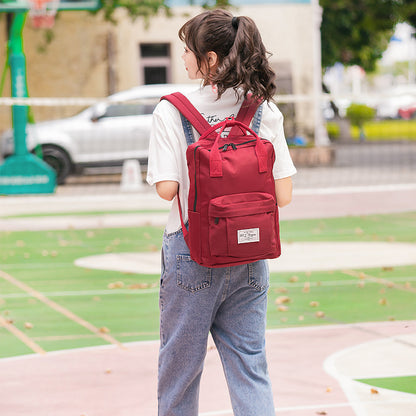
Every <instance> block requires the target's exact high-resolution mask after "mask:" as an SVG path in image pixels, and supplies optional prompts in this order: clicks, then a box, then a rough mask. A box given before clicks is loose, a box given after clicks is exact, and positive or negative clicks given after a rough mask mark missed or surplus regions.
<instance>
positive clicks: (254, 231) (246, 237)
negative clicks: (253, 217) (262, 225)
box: [237, 228, 260, 244]
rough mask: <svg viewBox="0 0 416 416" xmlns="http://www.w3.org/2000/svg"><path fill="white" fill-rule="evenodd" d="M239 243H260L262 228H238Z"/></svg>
mask: <svg viewBox="0 0 416 416" xmlns="http://www.w3.org/2000/svg"><path fill="white" fill-rule="evenodd" d="M237 236H238V244H245V243H258V242H259V241H260V229H259V228H248V229H246V230H237Z"/></svg>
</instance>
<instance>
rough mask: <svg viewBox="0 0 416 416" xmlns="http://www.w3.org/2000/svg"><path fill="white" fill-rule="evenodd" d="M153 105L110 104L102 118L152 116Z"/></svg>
mask: <svg viewBox="0 0 416 416" xmlns="http://www.w3.org/2000/svg"><path fill="white" fill-rule="evenodd" d="M154 109H155V104H139V103H117V104H110V105H109V106H108V107H107V109H106V111H105V113H104V115H103V117H128V116H140V115H145V114H152V113H153V110H154Z"/></svg>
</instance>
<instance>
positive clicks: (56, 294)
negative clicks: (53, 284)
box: [0, 287, 159, 299]
mask: <svg viewBox="0 0 416 416" xmlns="http://www.w3.org/2000/svg"><path fill="white" fill-rule="evenodd" d="M157 292H159V288H158V287H156V288H150V289H108V290H107V289H104V290H79V291H69V292H42V294H43V295H44V296H46V297H61V296H95V295H126V294H130V295H148V294H149V293H157ZM30 297H32V296H31V295H30V294H28V293H8V294H5V295H0V299H15V298H30Z"/></svg>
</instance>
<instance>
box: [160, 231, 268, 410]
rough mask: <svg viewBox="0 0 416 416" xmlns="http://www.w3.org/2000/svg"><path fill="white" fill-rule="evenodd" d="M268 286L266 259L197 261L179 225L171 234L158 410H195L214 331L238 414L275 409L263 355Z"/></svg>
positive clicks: (166, 248)
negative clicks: (224, 263)
mask: <svg viewBox="0 0 416 416" xmlns="http://www.w3.org/2000/svg"><path fill="white" fill-rule="evenodd" d="M268 285H269V271H268V265H267V262H266V261H265V260H263V261H258V262H255V263H251V264H247V265H242V266H233V267H224V268H220V269H209V268H206V267H203V266H200V265H198V264H197V263H195V262H194V261H193V260H191V258H190V256H189V249H188V247H187V245H186V243H185V241H184V238H183V234H182V231H181V230H180V231H177V232H175V233H172V234H169V235H166V234H165V236H164V238H163V250H162V275H161V288H160V340H161V346H160V352H159V383H158V401H159V416H197V414H198V401H199V384H200V379H201V374H202V369H203V364H204V359H205V355H206V351H207V341H208V334H209V332H210V331H211V334H212V337H213V339H214V341H215V345H216V347H217V350H218V352H219V354H220V357H221V361H222V365H223V368H224V373H225V376H226V379H227V384H228V389H229V393H230V397H231V402H232V406H233V410H234V415H235V416H274V415H275V412H274V404H273V395H272V391H271V385H270V379H269V376H268V372H267V364H266V355H265V327H266V309H267V289H268ZM213 400H214V398H213Z"/></svg>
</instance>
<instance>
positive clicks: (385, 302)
mask: <svg viewBox="0 0 416 416" xmlns="http://www.w3.org/2000/svg"><path fill="white" fill-rule="evenodd" d="M378 303H379V305H383V306H384V305H387V299H386V298H381V299H379V301H378Z"/></svg>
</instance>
